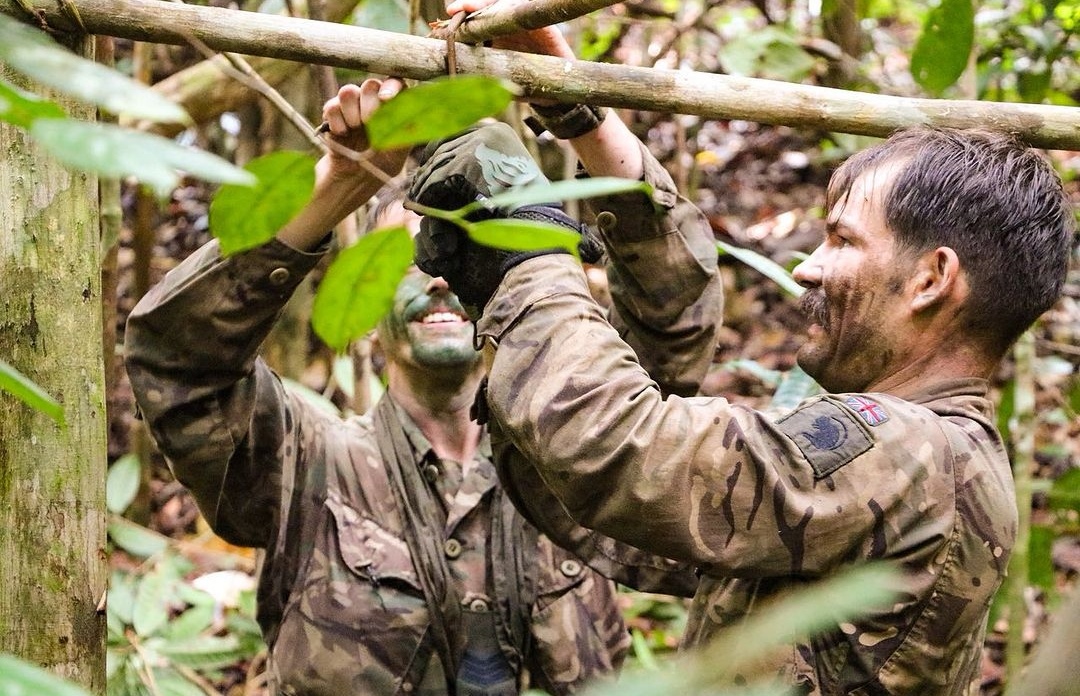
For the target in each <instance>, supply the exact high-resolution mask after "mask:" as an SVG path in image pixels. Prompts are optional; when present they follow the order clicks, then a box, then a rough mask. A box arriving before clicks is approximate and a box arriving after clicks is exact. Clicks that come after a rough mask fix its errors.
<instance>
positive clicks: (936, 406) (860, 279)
mask: <svg viewBox="0 0 1080 696" xmlns="http://www.w3.org/2000/svg"><path fill="white" fill-rule="evenodd" d="M479 4H486V3H463V2H457V3H454V4H452V5H451V6H450V7H449V8H448V9H449V11H451V12H455V11H459V10H462V9H466V10H473V9H477V7H478V6H479ZM513 40H514V41H516V42H517V46H518V47H521V46H524V47H525V48H531V49H533V50H537V51H541V52H546V53H552V54H555V55H562V56H565V57H567V58H571V57H572V54H571V53H570V52H569V48H568V47H567V46H566V45H565V42H561V37H560V36H558V34H557V32H554V34H552V32H551V31H550V30H549V31H547V32H544V31H540V32H534V33H531V34H526V35H519V36H516V37H513ZM537 112H538V115H539V116H541V120H542V121H543V122H546V124H547V125H548V126H549V130H551V131H552V132H554V133H555V134H556V135H557V136H560V137H567V138H569V139H570V142H571V144H572V145H573V146H574V147H575V149H576V151H577V153H578V155H579V157H580V158H581V161H582V163H583V165H584V168H585V170H586V171H587V172H588V173H589V174H590V175H593V176H598V175H616V176H624V177H629V178H635V179H636V178H640V177H641V176H642V175H643V173H644V172H649V171H650V170H654V169H655V168H656V165H655V163H654V161H653V160H652V158H651V157H650V156H649V154H648V153H647V151H646V150H645V149H644V148H642V147H640V145H639V144H638V143H637V141H636V139H634V138H633V136H632V135H630V133H629V131H628V130H627V129H626V128H625V126H624V125H623V124H622V123H621V122H620V121H619V120H618V118H617V117H615V116H614V115H612V114H607V115H606V116H605V115H604V114H603V113H598V112H597V110H595V109H591V108H589V107H582V106H578V107H559V106H555V107H552V106H541V107H540V108H539V109H538V110H537ZM466 137H471V138H474V139H475V137H476V136H475V135H474V134H473V135H470V136H466ZM446 147H447V148H448V149H452V148H453V143H448V144H447V146H446ZM453 166H454V165H453V164H449V165H448V164H445V163H443V162H439V161H438V160H435V159H433V160H431V161H430V162H429V163H428V164H426V165H424V166H422V167H421V168H420V169H419V170H418V172H417V175H416V176H417V181H418V182H420V185H416V184H414V187H413V190H412V192H411V194H412V195H414V196H415V197H416V198H417V199H418V200H419V201H420V202H423V201H424V200H426V199H427V198H428V197H429V196H430V194H431V191H432V190H437V189H438V187H439V177H440V168H452V167H453ZM672 200H673V196H672V193H671V191H670V190H664V189H663V188H661V189H659V190H657V191H656V192H654V193H653V195H652V197H651V200H650V199H648V198H646V196H644V195H642V194H636V193H635V194H623V195H618V196H611V197H606V198H601V199H597V200H594V201H593V202H592V203H593V207H594V208H595V209H596V210H598V211H603V212H601V217H600V219H601V220H602V221H604V222H605V224H604V225H602V232H603V233H604V237H605V240H606V239H609V238H611V237H613V236H618V237H619V238H620V239H622V240H627V239H635V240H639V243H640V244H642V245H643V246H644V245H651V246H652V247H653V248H654V249H655V248H656V245H657V244H658V240H668V243H669V244H670V246H669V249H668V251H667V253H665V254H662V255H655V256H653V255H650V256H646V255H645V254H642V253H637V250H635V249H633V248H622V249H615V248H611V247H609V253H610V254H611V256H612V261H613V266H612V271H613V273H612V276H611V284H612V295H613V297H614V299H615V308H616V311H615V312H614V313H613V314H612V315H611V316H610V317H609V316H605V314H604V313H603V312H602V311H601V310H600V308H599V307H597V306H596V304H595V303H594V302H593V301H592V300H591V298H590V297H589V294H588V292H587V289H586V281H585V278H584V276H583V274H582V272H581V268H580V266H579V264H577V263H576V262H575V260H574V259H573V258H572V257H570V256H568V255H565V254H558V253H551V254H548V255H543V256H535V255H533V256H531V257H530V258H525V259H521V260H520V261H518V262H517V263H505V262H504V263H503V264H502V265H501V267H500V269H499V272H498V273H494V274H491V277H488V278H481V277H477V276H475V275H474V276H467V277H461V276H459V275H457V274H455V273H453V272H451V273H449V274H448V275H447V276H446V277H447V280H448V282H449V283H450V286H451V288H454V289H455V290H457V289H458V288H459V287H466V286H469V287H470V288H471V292H474V293H476V294H478V295H481V296H483V295H485V294H487V295H488V296H489V299H488V301H487V302H486V303H485V305H484V307H483V313H482V316H481V318H480V319H479V321H478V324H477V332H478V336H479V337H480V339H481V340H483V341H484V342H485V343H486V344H487V346H488V347H489V348H490V349H493V352H494V356H493V362H492V365H491V368H490V371H489V376H488V383H487V387H486V393H485V394H484V401H485V409H486V411H487V413H488V415H489V417H490V418H491V422H492V425H491V427H492V433H493V434H492V438H493V442H495V443H496V459H497V462H499V467H500V475H501V477H502V478H503V479H504V485H505V487H506V489H507V490H508V492H509V493H510V495H511V496H512V497H513V498H514V499H515V500H516V501H518V502H519V503H522V504H523V505H524V509H525V511H526V512H527V514H528V515H529V516H531V517H532V518H534V519H535V518H536V517H539V516H543V515H544V514H546V512H545V508H540V507H537V506H528V496H526V495H524V494H523V492H524V491H525V490H528V491H530V492H531V491H535V490H536V489H537V487H538V486H544V487H546V488H547V489H548V490H549V491H550V492H552V493H553V494H554V495H555V496H556V497H557V498H558V499H559V500H560V501H561V503H562V504H563V506H564V507H565V510H566V511H567V512H568V513H569V514H570V516H571V517H572V518H573V519H574V520H576V521H577V522H579V523H580V524H582V525H584V527H586V528H589V529H591V530H594V531H595V532H596V533H600V534H604V535H609V536H611V537H614V538H616V539H619V540H620V541H622V542H626V543H629V544H631V545H633V546H636V547H639V548H641V549H644V550H646V551H651V552H653V553H655V554H658V555H662V556H666V557H669V558H673V559H676V560H679V561H681V562H685V563H692V564H694V565H696V566H697V567H698V569H699V572H700V574H701V582H700V586H699V588H698V591H697V594H696V596H695V599H694V602H693V605H692V610H691V617H690V622H689V626H688V628H687V632H686V635H685V637H684V644H685V645H687V646H694V645H697V644H700V643H703V642H705V641H707V640H708V639H709V638H710V636H712V635H714V634H715V633H716V632H717V631H718V630H721V629H724V628H733V627H735V630H737V626H738V624H739V622H740V621H741V620H742V619H743V618H744V617H746V616H747V615H748V614H751V613H752V612H753V611H754V607H755V606H756V605H758V604H760V603H761V602H763V601H766V600H768V599H769V598H771V597H774V596H776V595H778V594H780V593H785V592H788V591H791V590H793V589H797V588H798V587H800V586H802V585H805V584H807V583H812V582H814V581H816V580H818V579H820V578H823V577H826V576H829V575H832V574H835V573H837V572H841V571H843V570H844V569H845V568H848V567H850V566H852V565H856V564H860V563H865V562H868V561H879V560H880V561H884V562H887V563H889V564H890V565H892V566H894V567H895V568H896V569H897V570H898V571H899V573H900V576H901V578H902V583H903V590H902V592H901V593H900V594H899V595H898V597H897V598H896V600H895V602H894V603H892V604H890V605H889V606H888V607H885V608H881V609H880V610H877V611H874V612H871V613H869V614H867V615H865V616H863V617H862V618H860V619H858V620H856V621H852V622H850V623H841V624H837V625H836V626H834V627H833V629H832V630H828V631H826V632H824V633H822V634H821V635H817V636H815V637H812V638H809V639H806V640H800V641H797V642H795V643H794V644H793V645H792V646H791V650H790V651H789V652H788V653H787V654H784V655H781V656H780V657H779V658H778V659H777V660H776V663H775V664H774V665H772V666H771V668H769V669H768V670H767V671H768V672H769V673H772V674H774V675H776V676H777V677H778V678H779V679H781V680H782V681H783V682H785V683H787V684H790V685H792V686H793V687H795V690H796V692H797V693H802V694H829V695H833V694H860V695H870V694H873V695H878V694H894V695H895V694H941V695H947V694H950V695H951V694H964V693H967V691H968V688H969V686H970V684H971V681H972V678H973V676H974V674H975V672H976V669H977V667H978V665H979V661H980V653H981V647H982V638H983V635H984V631H985V627H986V620H987V614H988V609H989V604H990V600H991V598H992V596H993V594H994V592H995V590H996V589H997V588H998V587H999V585H1000V583H1001V580H1002V578H1003V576H1004V574H1005V570H1006V566H1007V563H1008V558H1009V554H1010V551H1011V548H1012V545H1013V542H1014V537H1015V533H1016V508H1015V499H1014V491H1013V485H1012V479H1011V472H1010V465H1009V460H1008V457H1007V455H1006V450H1005V447H1004V444H1003V443H1002V439H1001V437H1000V435H999V433H998V432H997V430H996V428H995V422H994V414H993V405H992V403H991V402H990V401H989V399H988V398H987V392H988V379H989V378H990V377H991V376H992V374H993V372H994V370H995V367H996V365H997V364H998V362H999V361H1000V359H1001V358H1002V357H1003V355H1004V353H1005V351H1006V350H1007V349H1008V347H1009V346H1010V344H1011V343H1012V342H1013V341H1014V340H1015V339H1016V337H1017V336H1019V335H1020V333H1022V332H1023V331H1024V330H1025V329H1026V328H1027V327H1028V326H1029V325H1030V324H1031V323H1032V322H1033V321H1034V320H1035V319H1036V318H1037V317H1038V316H1039V315H1040V314H1041V313H1042V312H1043V311H1045V310H1046V309H1048V308H1049V307H1050V306H1051V304H1052V303H1053V302H1054V301H1055V299H1056V298H1057V297H1058V295H1059V293H1060V290H1061V287H1062V285H1063V282H1064V278H1065V273H1066V270H1067V267H1068V255H1069V249H1070V247H1071V245H1072V243H1073V234H1074V232H1073V224H1074V223H1073V214H1072V211H1071V209H1070V207H1069V205H1068V203H1067V201H1066V199H1065V197H1064V194H1063V191H1062V187H1061V183H1060V181H1059V179H1058V177H1057V175H1056V174H1055V173H1054V171H1053V169H1052V168H1051V167H1050V165H1049V164H1048V163H1047V162H1046V161H1044V160H1043V159H1042V158H1041V157H1039V156H1038V155H1036V154H1035V153H1034V152H1032V151H1029V150H1027V149H1025V148H1024V147H1023V146H1022V145H1021V144H1019V143H1017V142H1016V141H1014V140H1013V139H1012V138H1010V137H1007V136H1003V135H998V134H992V133H987V132H977V131H972V132H964V131H950V130H932V129H922V128H920V129H914V130H910V131H905V132H901V133H898V134H897V135H895V136H894V137H892V138H890V139H889V140H887V141H886V142H884V143H883V144H881V145H879V146H876V147H874V148H872V149H870V150H868V151H865V152H863V153H860V154H858V155H856V156H854V157H852V158H851V159H849V160H848V161H847V162H846V163H845V164H844V166H843V167H841V168H840V170H838V171H837V172H836V174H835V175H834V177H833V179H832V182H831V184H830V187H829V193H828V200H827V211H828V212H827V220H826V224H827V235H826V239H825V241H824V242H823V243H822V244H821V246H820V247H819V248H818V249H817V250H816V251H815V252H814V253H813V254H812V255H811V256H810V257H809V258H808V259H807V260H805V261H804V262H803V263H802V264H801V265H800V266H799V267H798V268H797V269H796V271H795V278H796V279H797V280H798V281H799V282H800V283H801V284H802V285H803V286H804V287H806V288H807V292H806V295H805V298H804V301H803V304H804V308H805V309H806V312H807V314H808V315H809V317H810V318H811V320H812V322H813V325H812V326H811V327H810V329H809V333H808V336H807V339H806V341H805V343H804V345H803V346H802V347H801V349H800V351H799V354H798V359H799V364H800V365H801V366H802V367H803V368H804V369H805V370H806V371H807V372H808V373H809V374H810V375H811V376H813V377H814V378H816V379H817V380H818V381H819V383H820V384H821V385H822V386H823V387H824V388H825V389H826V390H828V392H829V393H828V394H826V395H823V396H819V397H815V398H812V399H809V400H807V401H805V402H803V403H802V404H800V405H799V406H798V407H797V408H796V409H794V410H793V411H792V412H790V413H787V414H786V415H784V416H782V417H779V418H773V417H770V416H769V415H766V414H763V413H761V412H757V411H754V410H751V409H748V408H744V407H740V406H738V405H735V404H732V403H731V402H729V401H728V400H726V399H723V398H703V397H691V398H685V397H683V396H680V395H679V394H677V393H675V394H672V393H670V390H668V393H666V392H665V390H664V389H663V388H662V387H661V385H660V384H658V382H657V381H654V378H656V377H657V376H658V375H659V376H660V378H661V379H660V380H659V381H660V382H662V383H668V384H670V383H673V382H674V383H682V384H692V383H694V382H696V381H697V380H700V378H701V377H702V376H703V374H704V370H705V368H706V367H707V364H708V362H709V357H710V355H711V352H712V347H713V346H712V343H711V339H712V334H711V329H712V327H711V326H709V325H708V322H709V321H710V320H711V319H712V317H713V316H714V315H713V314H711V313H709V312H701V311H698V310H700V307H699V305H698V304H697V301H698V300H699V299H700V297H701V293H702V288H703V287H708V286H709V285H710V284H714V283H715V270H714V268H715V267H714V266H713V265H712V264H711V263H710V262H709V260H706V259H702V258H701V257H700V256H699V255H698V254H697V253H696V252H695V251H693V250H691V249H690V248H689V247H686V246H685V245H680V244H679V238H678V237H675V236H673V234H672V230H673V213H674V212H675V210H677V208H673V207H672V205H671V201H672ZM604 213H606V215H605V214H604ZM702 224H704V223H702ZM438 227H439V223H438V222H437V221H430V222H429V221H427V220H425V222H424V223H423V224H422V231H421V239H420V240H418V249H420V250H424V249H427V248H429V245H427V244H426V243H425V242H424V241H423V238H424V237H425V236H437V235H438V233H439V230H438ZM683 233H684V234H688V233H687V231H686V229H685V228H684V229H683ZM447 246H448V245H446V244H445V243H444V244H442V245H441V248H447ZM435 248H436V250H438V249H439V247H438V246H436V247H435ZM473 253H474V255H476V256H481V252H478V251H474V252H473ZM488 253H489V254H497V253H501V252H488ZM695 256H697V258H695ZM418 262H419V263H420V265H421V267H450V266H452V265H453V264H452V263H451V262H448V260H447V259H445V258H442V257H440V255H439V254H437V253H436V254H435V255H434V256H433V257H432V258H421V257H420V256H418ZM635 267H637V268H642V267H648V268H649V269H650V271H651V276H650V277H649V281H648V282H649V284H650V288H651V300H652V302H651V304H650V305H648V306H646V305H645V304H643V301H642V293H641V292H640V291H641V290H642V288H641V287H635V283H636V282H638V281H637V280H636V279H637V278H641V277H642V276H643V274H642V273H638V274H636V275H634V274H630V273H627V270H626V269H627V268H635ZM631 276H633V277H634V278H635V280H633V281H628V280H627V278H629V277H631ZM630 314H633V317H632V318H629V315H630ZM642 321H644V324H642V323H641V322H642ZM515 449H516V450H517V451H520V453H521V454H520V455H515V454H514V450H515ZM530 494H531V493H530Z"/></svg>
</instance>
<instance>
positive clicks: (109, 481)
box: [105, 454, 142, 515]
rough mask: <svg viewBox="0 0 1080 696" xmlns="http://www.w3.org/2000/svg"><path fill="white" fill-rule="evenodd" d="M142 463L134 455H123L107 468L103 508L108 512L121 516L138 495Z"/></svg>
mask: <svg viewBox="0 0 1080 696" xmlns="http://www.w3.org/2000/svg"><path fill="white" fill-rule="evenodd" d="M141 479H142V463H141V462H140V461H139V456H138V455H136V454H125V455H124V456H123V457H120V458H119V459H117V460H116V461H115V462H113V463H112V466H110V467H109V474H108V477H107V478H106V479H105V506H106V507H107V508H108V509H109V512H113V513H116V514H117V515H119V514H122V513H123V512H124V510H127V508H128V506H129V505H131V501H133V500H135V496H136V495H137V494H138V493H139V482H140V481H141Z"/></svg>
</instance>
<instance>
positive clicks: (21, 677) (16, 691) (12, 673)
mask: <svg viewBox="0 0 1080 696" xmlns="http://www.w3.org/2000/svg"><path fill="white" fill-rule="evenodd" d="M0 674H2V675H3V678H0V696H90V692H89V691H86V690H84V689H83V688H82V687H80V686H79V685H77V684H75V683H73V682H70V681H68V680H66V679H61V678H60V677H58V676H56V675H55V674H53V673H51V672H47V671H45V670H44V669H42V668H40V667H38V666H37V665H32V664H30V663H29V662H24V661H23V660H20V659H19V658H17V657H15V656H14V655H7V654H0Z"/></svg>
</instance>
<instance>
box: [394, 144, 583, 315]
mask: <svg viewBox="0 0 1080 696" xmlns="http://www.w3.org/2000/svg"><path fill="white" fill-rule="evenodd" d="M543 183H547V178H546V177H544V175H543V173H541V171H540V167H539V166H537V164H536V162H535V161H534V160H533V159H532V157H531V156H530V155H529V153H528V151H527V150H526V149H525V146H524V145H523V144H522V143H521V141H520V140H519V139H518V137H517V134H515V133H514V131H513V129H512V128H510V126H508V125H506V124H505V123H496V124H492V125H485V126H480V127H478V128H473V129H470V130H468V131H465V132H464V133H462V134H460V135H457V136H455V137H453V138H449V139H447V140H444V141H442V142H439V143H435V144H433V145H431V146H429V147H428V149H427V150H426V151H425V152H424V154H423V155H422V157H421V159H420V166H419V167H418V168H417V170H416V172H415V173H414V175H413V180H412V184H411V185H410V187H409V192H408V197H409V198H410V199H411V200H413V201H415V202H417V203H420V204H421V205H425V206H428V207H431V208H439V209H442V210H457V209H459V208H462V207H464V206H466V205H468V204H470V203H473V202H475V201H483V200H484V199H486V198H489V197H491V196H493V195H496V194H499V193H502V192H504V191H508V190H510V189H513V188H517V187H519V186H526V185H536V184H543ZM494 218H519V219H528V220H534V221H541V222H547V223H550V224H555V225H559V226H561V227H565V228H567V229H569V230H573V231H575V232H578V233H579V234H581V233H582V232H583V230H584V228H583V226H581V225H579V224H578V223H577V222H575V221H574V220H572V219H571V218H569V217H567V216H566V215H565V214H564V213H563V212H562V210H561V209H560V207H559V206H558V205H557V204H547V205H540V206H524V207H520V208H516V209H514V210H495V209H490V208H482V209H481V210H479V211H477V212H476V213H473V214H471V215H470V216H469V220H470V221H473V222H476V221H479V220H485V219H494ZM582 238H583V244H582V245H580V246H581V247H582V254H583V258H585V257H586V256H588V257H589V258H588V259H587V260H592V261H595V260H597V259H598V258H599V253H598V250H599V245H598V244H597V242H596V240H595V239H594V238H592V237H591V236H589V238H588V239H589V243H588V244H586V243H584V240H585V238H586V237H585V235H583V237H582ZM415 243H416V265H417V266H418V267H419V268H420V270H422V271H424V272H425V273H427V274H428V275H432V276H442V277H443V278H444V279H445V280H446V282H447V283H448V284H449V285H450V289H451V290H453V291H454V293H455V294H456V295H457V296H458V298H459V299H460V300H461V301H462V303H463V304H465V305H468V306H471V307H472V308H473V310H474V311H472V312H470V313H471V314H473V315H474V316H475V315H476V314H477V313H478V312H479V310H481V309H483V307H484V305H485V304H487V301H488V300H489V299H491V295H492V294H493V293H494V292H495V288H497V287H498V285H499V283H500V282H501V281H502V278H503V275H505V274H506V272H507V271H508V270H510V269H511V268H513V267H514V266H516V265H517V264H519V263H521V262H522V261H524V260H525V259H528V258H533V257H535V256H541V255H544V254H551V253H565V249H545V250H539V251H528V252H516V251H503V250H500V249H495V248H493V247H487V246H483V245H480V244H477V243H475V242H473V241H472V240H470V239H469V237H468V235H466V233H465V231H464V230H462V229H461V228H460V227H458V226H457V225H455V224H454V223H452V222H448V221H446V220H440V219H439V218H434V217H427V216H425V217H424V218H423V219H422V220H421V221H420V233H419V234H418V235H417V236H416V239H415Z"/></svg>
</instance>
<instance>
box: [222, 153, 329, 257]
mask: <svg viewBox="0 0 1080 696" xmlns="http://www.w3.org/2000/svg"><path fill="white" fill-rule="evenodd" d="M244 170H245V171H247V172H249V173H250V174H251V175H252V176H254V177H255V178H257V179H258V183H257V184H256V185H255V186H235V185H231V184H227V185H225V186H222V187H221V188H220V189H219V190H218V192H217V193H216V194H215V195H214V199H213V201H211V202H210V232H211V233H212V234H213V235H214V236H215V237H217V238H218V240H219V241H220V243H221V253H222V254H223V255H225V256H228V255H230V254H235V253H236V252H238V251H243V250H245V249H251V248H254V247H257V246H259V245H260V244H263V243H265V242H268V241H270V239H272V238H273V236H274V235H275V234H277V232H278V230H280V229H281V228H282V226H284V225H285V223H286V222H288V221H289V220H290V219H291V218H292V217H293V216H294V215H296V213H297V212H299V211H300V209H301V208H303V207H304V204H305V203H307V202H308V200H310V198H311V191H312V189H313V188H314V187H315V159H314V158H313V157H312V156H311V155H307V154H304V153H302V152H292V151H288V150H282V151H279V152H274V153H271V154H269V155H264V156H262V157H259V158H257V159H253V160H251V161H250V162H248V164H247V165H246V166H245V167H244Z"/></svg>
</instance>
